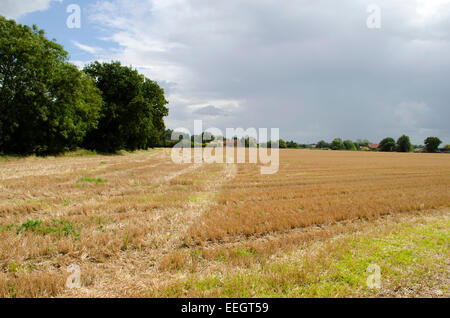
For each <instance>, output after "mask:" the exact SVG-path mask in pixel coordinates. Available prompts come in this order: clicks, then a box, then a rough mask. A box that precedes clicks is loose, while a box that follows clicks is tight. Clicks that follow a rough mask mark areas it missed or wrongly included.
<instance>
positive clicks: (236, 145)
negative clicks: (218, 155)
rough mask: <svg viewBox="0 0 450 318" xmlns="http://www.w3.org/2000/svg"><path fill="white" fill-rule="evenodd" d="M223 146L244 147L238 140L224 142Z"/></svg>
mask: <svg viewBox="0 0 450 318" xmlns="http://www.w3.org/2000/svg"><path fill="white" fill-rule="evenodd" d="M223 145H224V147H244V144H243V143H242V142H241V141H240V140H238V139H233V140H226V141H225V142H224V143H223Z"/></svg>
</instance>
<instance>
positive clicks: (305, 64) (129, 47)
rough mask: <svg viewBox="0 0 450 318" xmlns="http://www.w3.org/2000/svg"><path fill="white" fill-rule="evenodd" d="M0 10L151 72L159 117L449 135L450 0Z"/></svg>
mask: <svg viewBox="0 0 450 318" xmlns="http://www.w3.org/2000/svg"><path fill="white" fill-rule="evenodd" d="M71 4H78V5H79V6H80V8H81V28H79V29H70V28H68V27H67V24H66V20H67V18H68V17H69V15H70V13H67V7H68V6H69V5H71ZM371 4H376V5H377V6H378V7H379V8H380V10H381V11H380V17H381V28H379V29H378V28H368V27H367V20H368V18H369V16H370V15H371V14H372V13H371V12H368V7H369V5H371ZM0 14H2V15H5V16H7V17H9V18H14V19H16V20H17V21H19V22H20V23H24V24H29V25H32V24H37V25H38V26H39V27H41V28H43V29H45V30H46V32H47V34H48V36H49V37H50V38H54V39H56V40H57V41H58V42H59V43H61V44H63V45H64V47H65V48H66V50H67V51H68V52H69V53H70V56H71V61H72V62H73V63H75V64H77V65H79V66H82V65H83V64H85V63H88V62H90V61H93V60H104V61H109V60H112V59H113V60H120V61H121V62H122V63H124V64H126V65H132V66H134V67H136V68H138V69H139V71H140V72H142V73H144V74H145V75H146V76H147V77H149V78H151V79H153V80H156V81H158V82H159V83H160V85H161V86H163V87H164V88H165V90H166V95H167V99H168V100H169V101H170V116H169V117H168V118H167V120H166V123H167V126H168V127H169V128H177V127H186V128H189V129H191V128H192V126H193V121H194V119H202V120H203V121H204V126H205V128H207V127H210V126H214V127H219V128H221V129H224V128H226V127H236V128H237V127H242V128H249V127H255V128H263V127H267V128H271V127H277V128H280V134H281V137H282V138H284V139H294V140H296V141H298V142H302V143H310V142H315V141H318V140H320V139H325V140H331V139H333V138H335V137H341V138H344V139H356V138H367V139H369V140H371V141H373V142H378V141H379V140H380V139H381V138H383V137H386V136H392V137H394V138H397V137H399V136H400V135H401V134H403V133H405V134H408V135H410V136H411V138H412V141H413V142H414V143H417V144H419V143H423V140H424V139H425V137H427V136H439V137H440V138H441V139H442V140H443V141H444V142H445V143H450V124H449V118H450V89H449V88H450V86H449V82H450V0H339V1H336V0H314V1H312V0H282V1H281V0H227V1H219V0H216V1H212V0H140V1H137V0H109V1H106V0H98V1H87V0H84V1H76V0H20V1H17V0H0Z"/></svg>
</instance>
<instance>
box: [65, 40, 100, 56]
mask: <svg viewBox="0 0 450 318" xmlns="http://www.w3.org/2000/svg"><path fill="white" fill-rule="evenodd" d="M72 43H73V45H75V46H76V47H77V48H79V49H80V50H83V51H85V52H88V53H91V54H98V53H100V51H101V50H102V49H101V48H98V47H93V46H89V45H85V44H81V43H80V42H78V41H72Z"/></svg>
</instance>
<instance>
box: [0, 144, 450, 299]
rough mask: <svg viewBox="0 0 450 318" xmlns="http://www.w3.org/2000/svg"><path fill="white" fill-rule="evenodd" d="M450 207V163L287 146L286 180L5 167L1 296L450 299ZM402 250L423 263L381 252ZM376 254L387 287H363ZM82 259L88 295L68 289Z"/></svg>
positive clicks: (155, 157)
mask: <svg viewBox="0 0 450 318" xmlns="http://www.w3.org/2000/svg"><path fill="white" fill-rule="evenodd" d="M449 207H450V157H449V156H448V155H445V154H414V153H405V154H401V153H374V152H345V151H343V152H339V151H312V150H281V152H280V169H279V172H278V173H277V174H273V175H261V174H260V170H259V167H258V166H256V165H253V164H236V165H235V164H192V165H191V164H182V165H178V164H175V163H172V161H171V160H170V151H169V150H167V149H166V150H163V149H157V150H151V151H142V152H135V153H127V154H122V155H114V156H112V155H111V156H102V155H85V156H76V155H74V156H65V157H56V158H45V159H44V158H34V157H31V158H23V159H17V158H2V159H0V297H133V296H143V297H153V296H162V297H179V296H195V297H205V296H220V297H228V296H236V297H241V296H248V297H252V296H291V297H302V296H360V295H374V296H386V295H388V296H395V295H396V294H395V289H396V288H397V289H398V288H400V290H401V291H402V292H401V294H402V295H409V296H414V295H425V296H433V297H434V296H446V297H448V296H449V294H448V290H447V289H446V288H444V287H445V286H448V282H449V281H448V274H447V273H448V267H449V261H448V260H449V257H448V256H449V255H448V244H449V227H448V225H449V223H448V216H449ZM408 235H409V236H408ZM404 237H410V239H411V240H410V241H408V240H406V241H405V240H404V239H403V238H404ZM421 237H423V238H424V240H423V242H422V241H420V238H421ZM416 240H419V241H417V242H416ZM371 242H372V243H371ZM373 242H383V244H384V245H383V244H381V243H380V244H378V243H377V244H374V243H373ZM409 243H411V244H413V245H414V244H416V245H414V246H417V248H415V247H414V246H413V247H414V248H413V247H411V246H409V245H408V244H409ZM355 244H356V245H355ZM391 245H392V246H394V247H399V246H404V249H405V250H412V251H413V252H412V253H413V256H414V257H415V258H414V257H412V256H411V257H410V258H407V261H406V260H404V261H403V260H401V261H399V260H398V259H395V258H393V260H392V263H389V262H388V261H387V260H386V258H384V257H383V255H382V253H384V252H383V251H384V250H383V251H380V250H378V249H377V248H378V247H380V246H383V248H385V249H386V250H390V247H391ZM353 247H354V248H355V253H356V254H355V257H360V258H361V259H363V260H362V261H361V263H359V265H358V266H356V265H355V266H353V267H352V266H351V262H350V261H349V259H348V257H350V259H351V256H349V255H352V254H351V252H350V251H351V249H352V248H353ZM380 248H381V247H380ZM371 249H373V251H374V252H373V253H374V254H370V253H369V252H367V251H371ZM424 249H425V250H424ZM349 253H350V254H349ZM380 255H381V256H380ZM389 255H390V254H389ZM408 255H409V254H408ZM300 256H301V257H300ZM296 257H297V260H298V258H301V259H303V260H304V261H303V262H297V261H296V260H295V259H296ZM389 257H394V256H392V255H391V256H389ZM405 257H406V256H405ZM408 257H409V256H408ZM370 259H372V260H374V261H376V262H377V263H380V264H379V265H380V266H383V268H385V272H386V275H387V276H386V277H385V281H386V284H385V285H383V288H382V289H380V290H378V291H372V290H371V291H369V290H367V288H366V287H365V286H364V284H363V283H362V282H363V280H364V279H365V278H366V277H367V274H365V273H364V270H365V268H364V266H365V267H367V266H366V265H367V264H368V262H369V261H368V260H370ZM366 263H367V264H366ZM369 263H370V262H369ZM72 264H76V265H78V266H79V267H80V273H81V288H76V289H70V288H66V280H67V278H68V277H69V275H70V273H69V272H67V269H68V267H69V266H70V265H72ZM336 264H339V266H347V267H346V269H343V270H346V271H352V270H353V271H355V272H354V275H356V276H357V279H356V278H355V279H354V280H353V281H351V283H349V282H348V281H347V280H346V279H348V277H347V276H348V275H347V276H345V275H341V276H339V273H338V271H337V269H336V266H335V265H336ZM297 265H298V266H297ZM316 265H317V266H316ZM399 268H400V269H404V274H402V275H403V276H402V275H400V276H398V275H399V274H398V272H397V271H398V270H399ZM329 269H333V270H329ZM341 269H342V268H341ZM361 271H363V272H361ZM410 271H412V272H413V273H414V275H412V276H411V282H409V281H408V277H409V276H408V275H406V273H409V272H410ZM351 273H353V272H351ZM402 273H403V272H402ZM327 275H328V276H327ZM330 275H331V276H330ZM333 275H334V276H333ZM389 275H390V276H389ZM396 275H397V276H396ZM356 276H355V277H356ZM244 277H246V278H245V279H244ZM314 277H316V278H315V279H316V280H314ZM392 277H400V278H401V279H400V280H395V279H394V278H392ZM250 278H251V279H250ZM391 278H392V279H391ZM339 279H343V280H345V284H344V283H343V285H338V286H336V285H332V287H329V288H328V287H326V286H330V284H328V285H326V286H324V285H321V282H330V281H336V280H337V282H339ZM430 279H434V282H435V284H434V285H432V286H431V285H430V286H429V285H426V286H425V287H423V288H419V287H420V286H421V285H420V283H421V281H424V282H425V281H429V280H430ZM289 282H291V283H289ZM292 282H294V283H295V284H294V283H292ZM409 283H411V284H412V285H411V286H412V287H411V288H412V289H411V290H412V291H409V290H408V289H407V287H408V284H409ZM258 286H259V287H258ZM399 286H400V287H399ZM414 286H415V287H414ZM417 286H419V287H417ZM427 286H428V287H427ZM402 288H403V289H402ZM408 293H409V294H408ZM399 295H400V294H399Z"/></svg>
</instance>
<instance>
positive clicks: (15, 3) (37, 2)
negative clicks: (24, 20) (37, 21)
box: [0, 0, 63, 19]
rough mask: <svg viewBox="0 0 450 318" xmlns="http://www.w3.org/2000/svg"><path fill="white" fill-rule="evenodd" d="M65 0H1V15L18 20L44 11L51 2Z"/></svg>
mask: <svg viewBox="0 0 450 318" xmlns="http://www.w3.org/2000/svg"><path fill="white" fill-rule="evenodd" d="M62 1H63V0H0V14H1V15H3V16H5V17H6V18H9V19H17V18H19V17H21V16H23V15H25V14H27V13H31V12H34V11H44V10H47V9H48V8H49V7H50V4H51V2H62Z"/></svg>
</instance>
